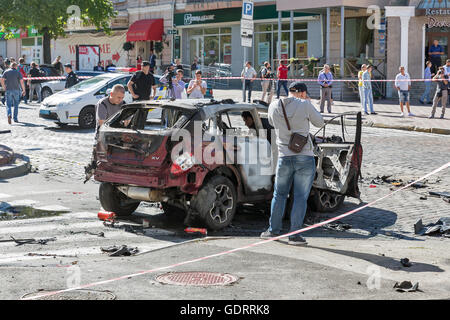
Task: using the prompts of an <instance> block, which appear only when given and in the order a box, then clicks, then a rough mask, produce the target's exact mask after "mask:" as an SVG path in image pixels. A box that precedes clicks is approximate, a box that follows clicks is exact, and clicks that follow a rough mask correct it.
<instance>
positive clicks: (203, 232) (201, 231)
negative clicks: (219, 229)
mask: <svg viewBox="0 0 450 320" xmlns="http://www.w3.org/2000/svg"><path fill="white" fill-rule="evenodd" d="M184 232H186V233H190V234H201V235H204V236H206V235H208V230H207V229H205V228H190V227H189V228H186V229H184Z"/></svg>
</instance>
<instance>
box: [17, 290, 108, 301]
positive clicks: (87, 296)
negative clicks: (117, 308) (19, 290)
mask: <svg viewBox="0 0 450 320" xmlns="http://www.w3.org/2000/svg"><path fill="white" fill-rule="evenodd" d="M55 291H58V290H42V291H38V292H33V293H27V294H24V295H23V296H22V297H21V299H30V298H33V297H36V296H40V295H43V294H46V293H50V292H55ZM115 299H116V296H115V295H114V294H112V293H111V292H109V291H96V290H82V289H80V290H74V291H68V292H62V293H58V294H54V295H51V296H47V297H42V298H36V299H35V300H115Z"/></svg>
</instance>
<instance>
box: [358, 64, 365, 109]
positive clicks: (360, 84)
mask: <svg viewBox="0 0 450 320" xmlns="http://www.w3.org/2000/svg"><path fill="white" fill-rule="evenodd" d="M366 70H367V65H365V64H363V65H362V66H361V70H360V71H359V72H358V79H359V81H358V89H359V101H361V111H362V112H364V82H363V78H362V77H363V74H364V72H366Z"/></svg>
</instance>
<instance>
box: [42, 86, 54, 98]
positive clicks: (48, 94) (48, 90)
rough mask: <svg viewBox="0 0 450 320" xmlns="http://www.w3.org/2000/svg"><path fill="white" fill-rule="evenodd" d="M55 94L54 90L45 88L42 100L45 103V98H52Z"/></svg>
mask: <svg viewBox="0 0 450 320" xmlns="http://www.w3.org/2000/svg"><path fill="white" fill-rule="evenodd" d="M52 94H53V92H52V90H51V89H50V88H48V87H45V88H43V89H42V91H41V100H42V101H43V100H44V99H45V98H48V97H50V96H51V95H52Z"/></svg>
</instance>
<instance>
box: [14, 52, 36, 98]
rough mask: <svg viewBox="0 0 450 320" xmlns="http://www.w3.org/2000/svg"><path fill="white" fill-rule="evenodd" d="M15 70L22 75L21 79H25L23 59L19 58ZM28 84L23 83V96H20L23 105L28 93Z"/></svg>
mask: <svg viewBox="0 0 450 320" xmlns="http://www.w3.org/2000/svg"><path fill="white" fill-rule="evenodd" d="M17 69H18V70H19V72H20V74H21V75H22V77H23V78H24V79H25V78H26V77H27V72H26V71H25V59H24V58H20V59H19V65H18V66H17ZM28 88H29V86H28V84H27V82H25V95H22V98H21V99H23V103H25V104H27V103H28V102H27V100H28V99H27V98H28V97H27V92H28ZM31 99H33V97H31Z"/></svg>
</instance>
